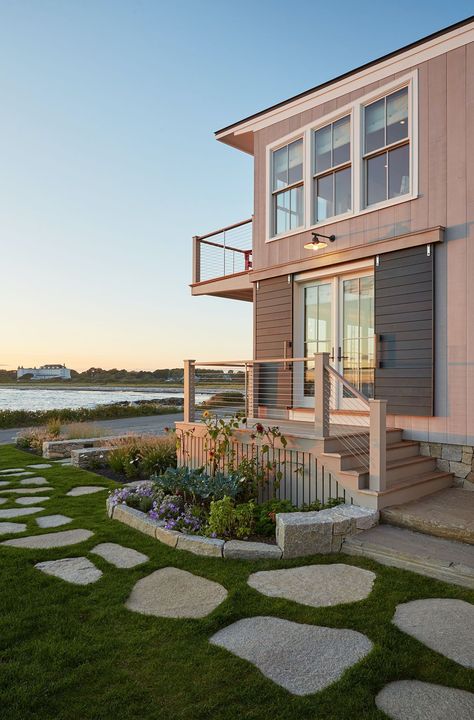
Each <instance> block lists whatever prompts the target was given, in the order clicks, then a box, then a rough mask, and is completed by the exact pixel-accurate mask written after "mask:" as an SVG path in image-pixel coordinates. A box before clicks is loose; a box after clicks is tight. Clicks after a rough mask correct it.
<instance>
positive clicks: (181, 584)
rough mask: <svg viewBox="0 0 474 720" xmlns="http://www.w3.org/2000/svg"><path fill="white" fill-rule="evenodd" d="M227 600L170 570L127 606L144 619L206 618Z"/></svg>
mask: <svg viewBox="0 0 474 720" xmlns="http://www.w3.org/2000/svg"><path fill="white" fill-rule="evenodd" d="M10 542H12V541H10ZM226 597H227V590H226V589H225V588H224V587H222V585H219V584H218V583H216V582H213V581H212V580H207V579H206V578H203V577H201V576H200V575H193V574H192V573H190V572H187V571H186V570H178V568H174V567H166V568H162V569H161V570H155V572H154V573H152V574H151V575H148V576H147V577H144V578H142V579H141V580H139V581H138V582H137V584H136V585H135V586H134V587H133V589H132V592H131V594H130V596H129V598H128V600H127V602H126V603H125V606H126V607H127V608H128V609H129V610H133V611H134V612H138V613H141V614H142V615H155V616H156V617H170V618H202V617H205V616H206V615H209V613H211V612H212V611H213V610H215V609H216V607H217V606H218V605H220V604H221V602H223V601H224V600H225V599H226Z"/></svg>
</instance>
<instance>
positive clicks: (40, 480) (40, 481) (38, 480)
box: [20, 477, 48, 485]
mask: <svg viewBox="0 0 474 720" xmlns="http://www.w3.org/2000/svg"><path fill="white" fill-rule="evenodd" d="M47 484H48V480H46V478H44V477H32V478H25V480H20V485H47Z"/></svg>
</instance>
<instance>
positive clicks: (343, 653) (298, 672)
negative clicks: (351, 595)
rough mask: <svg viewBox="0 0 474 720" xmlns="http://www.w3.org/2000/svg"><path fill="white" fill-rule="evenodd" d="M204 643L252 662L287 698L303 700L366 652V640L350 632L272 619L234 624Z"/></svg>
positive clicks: (340, 673)
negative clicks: (278, 686) (299, 696)
mask: <svg viewBox="0 0 474 720" xmlns="http://www.w3.org/2000/svg"><path fill="white" fill-rule="evenodd" d="M210 642H211V643H212V644H213V645H218V646H219V647H222V648H225V649H226V650H229V651H230V652H232V653H233V654H234V655H238V657H240V658H243V659H244V660H248V661H249V662H251V663H253V664H254V665H256V667H258V669H259V670H260V671H261V672H262V673H263V674H264V675H265V676H266V677H267V678H270V680H273V682H275V683H277V685H281V687H284V688H285V689H286V690H288V691H289V692H291V693H293V695H309V694H310V693H314V692H318V691H319V690H322V689H323V688H325V687H327V686H328V685H331V684H332V683H333V682H336V680H339V678H340V677H341V675H342V673H343V672H344V670H347V668H349V667H351V666H352V665H354V663H356V662H359V660H362V658H364V657H365V656H366V655H367V654H368V653H369V652H370V650H371V649H372V643H371V642H370V640H369V638H368V637H366V636H365V635H363V634H362V633H359V632H356V631H355V630H345V629H344V630H339V629H335V628H328V627H319V626H318V625H302V624H300V623H295V622H290V621H289V620H282V619H281V618H276V617H253V618H245V619H244V620H238V621H237V622H235V623H233V625H229V627H226V628H224V629H223V630H219V632H217V633H216V634H215V635H213V636H212V637H211V640H210Z"/></svg>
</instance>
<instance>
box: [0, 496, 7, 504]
mask: <svg viewBox="0 0 474 720" xmlns="http://www.w3.org/2000/svg"><path fill="white" fill-rule="evenodd" d="M6 502H8V498H2V497H0V505H3V504H4V503H6Z"/></svg>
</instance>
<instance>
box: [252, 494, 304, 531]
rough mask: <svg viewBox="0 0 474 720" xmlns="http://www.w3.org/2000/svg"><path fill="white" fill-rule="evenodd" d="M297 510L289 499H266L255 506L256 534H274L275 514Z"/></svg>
mask: <svg viewBox="0 0 474 720" xmlns="http://www.w3.org/2000/svg"><path fill="white" fill-rule="evenodd" d="M296 510H298V508H296V507H295V506H294V505H293V503H292V502H291V500H268V501H267V502H264V503H261V504H260V505H257V506H256V507H255V532H256V533H257V535H266V536H271V535H274V534H275V524H276V517H275V516H276V514H277V513H288V512H295V511H296Z"/></svg>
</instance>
